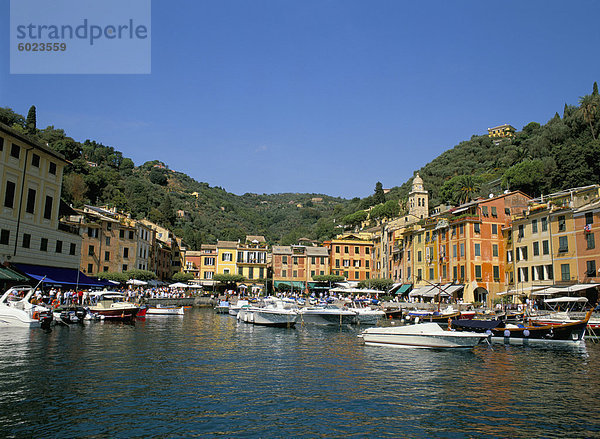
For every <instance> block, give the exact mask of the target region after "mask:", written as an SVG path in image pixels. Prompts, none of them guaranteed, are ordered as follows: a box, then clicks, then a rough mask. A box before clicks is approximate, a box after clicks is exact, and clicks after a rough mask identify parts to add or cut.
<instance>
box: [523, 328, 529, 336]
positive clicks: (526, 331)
mask: <svg viewBox="0 0 600 439" xmlns="http://www.w3.org/2000/svg"><path fill="white" fill-rule="evenodd" d="M523 336H524V337H529V329H526V330H525V331H523Z"/></svg>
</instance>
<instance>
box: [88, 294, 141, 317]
mask: <svg viewBox="0 0 600 439" xmlns="http://www.w3.org/2000/svg"><path fill="white" fill-rule="evenodd" d="M90 298H91V299H92V300H93V302H95V305H92V306H90V311H92V312H94V313H97V314H99V315H100V316H101V317H102V318H104V319H111V320H131V319H133V318H134V317H135V316H136V315H137V313H138V311H139V309H140V307H139V306H138V305H136V304H134V303H130V302H126V301H125V295H123V294H121V293H119V292H117V291H106V290H104V291H98V292H94V293H90Z"/></svg>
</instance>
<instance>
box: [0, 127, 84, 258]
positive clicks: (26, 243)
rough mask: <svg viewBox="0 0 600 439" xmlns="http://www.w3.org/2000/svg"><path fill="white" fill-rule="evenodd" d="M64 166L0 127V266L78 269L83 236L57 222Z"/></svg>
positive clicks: (45, 151)
mask: <svg viewBox="0 0 600 439" xmlns="http://www.w3.org/2000/svg"><path fill="white" fill-rule="evenodd" d="M66 164H67V162H66V161H65V159H64V156H62V155H61V154H59V153H57V152H54V151H52V150H51V149H50V148H48V147H46V146H45V145H42V144H39V143H37V142H34V141H32V140H30V139H28V138H26V137H25V136H24V135H22V134H20V133H19V132H17V131H15V130H13V129H12V128H9V127H7V126H6V125H4V124H1V123H0V202H1V203H2V205H1V206H0V263H8V262H10V263H23V264H36V265H42V266H51V267H61V268H70V269H75V268H78V267H79V259H80V253H81V237H80V236H79V234H78V231H77V229H73V228H71V227H63V226H62V225H61V224H60V222H59V210H60V197H61V188H62V176H63V170H64V167H65V165H66Z"/></svg>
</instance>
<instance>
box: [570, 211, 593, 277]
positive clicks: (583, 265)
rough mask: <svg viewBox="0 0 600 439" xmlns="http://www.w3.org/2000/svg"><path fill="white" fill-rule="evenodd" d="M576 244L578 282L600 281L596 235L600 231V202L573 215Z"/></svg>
mask: <svg viewBox="0 0 600 439" xmlns="http://www.w3.org/2000/svg"><path fill="white" fill-rule="evenodd" d="M573 220H574V224H575V242H576V246H577V251H576V253H577V272H578V280H579V281H580V282H582V283H588V282H598V281H599V280H600V276H599V274H600V273H599V269H600V247H599V246H597V245H596V235H597V232H598V230H600V201H596V202H594V203H591V204H589V205H587V206H584V207H582V208H579V209H576V210H575V212H574V213H573Z"/></svg>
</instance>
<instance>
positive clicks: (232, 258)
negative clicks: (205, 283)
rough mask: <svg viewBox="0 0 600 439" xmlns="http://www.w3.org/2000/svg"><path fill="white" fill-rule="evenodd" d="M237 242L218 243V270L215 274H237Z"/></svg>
mask: <svg viewBox="0 0 600 439" xmlns="http://www.w3.org/2000/svg"><path fill="white" fill-rule="evenodd" d="M237 247H238V242H237V241H217V269H216V271H215V274H236V273H237V265H236V262H237Z"/></svg>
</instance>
